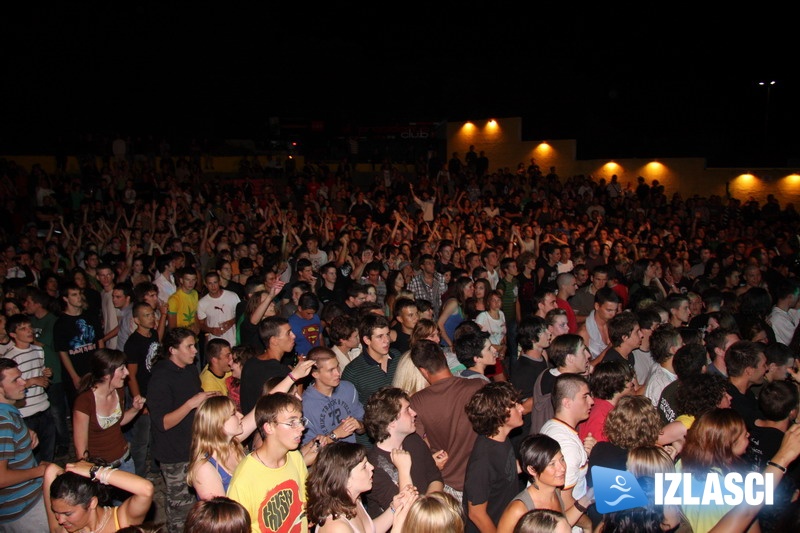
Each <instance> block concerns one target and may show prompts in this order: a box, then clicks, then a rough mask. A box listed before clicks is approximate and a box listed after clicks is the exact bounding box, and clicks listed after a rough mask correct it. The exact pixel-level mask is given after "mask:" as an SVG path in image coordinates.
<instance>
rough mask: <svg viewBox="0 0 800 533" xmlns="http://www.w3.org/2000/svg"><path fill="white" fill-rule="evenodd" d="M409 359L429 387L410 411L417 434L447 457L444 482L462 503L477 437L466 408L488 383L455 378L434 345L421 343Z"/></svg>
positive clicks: (443, 473)
mask: <svg viewBox="0 0 800 533" xmlns="http://www.w3.org/2000/svg"><path fill="white" fill-rule="evenodd" d="M409 356H410V357H411V360H412V361H413V362H414V366H416V367H417V368H418V369H419V371H420V372H421V373H422V376H423V377H424V378H425V381H427V382H428V384H429V385H428V386H427V387H425V388H424V389H422V390H420V391H418V392H416V393H415V394H414V395H413V396H412V397H411V407H412V408H413V409H414V411H415V412H416V413H417V420H416V425H417V429H416V431H417V433H418V434H419V435H420V436H422V437H427V441H428V443H429V444H430V447H431V449H432V450H434V451H436V452H438V451H440V450H444V451H446V452H447V453H448V455H449V459H448V461H447V463H445V465H444V468H443V469H442V479H443V480H444V484H445V491H447V492H448V493H450V494H452V495H453V496H455V497H456V498H458V499H459V501H460V500H461V497H462V494H461V493H462V491H463V490H464V476H465V474H466V470H467V461H468V460H469V455H470V452H471V450H472V446H473V444H474V443H475V439H476V437H477V434H476V433H475V432H474V431H473V430H472V427H471V424H470V423H469V420H468V419H467V415H466V413H465V412H464V406H465V405H466V404H467V402H469V399H470V398H472V395H473V394H474V393H475V392H476V391H477V390H478V389H480V388H481V387H483V386H484V384H485V382H483V381H481V380H478V379H461V378H460V377H456V376H454V375H453V374H452V373H451V372H450V367H449V366H448V364H447V358H446V357H445V355H444V351H443V350H442V347H441V346H440V345H439V344H437V343H435V342H433V341H429V340H421V341H418V342H417V343H415V344H414V345H413V346H412V347H411V352H410V354H409Z"/></svg>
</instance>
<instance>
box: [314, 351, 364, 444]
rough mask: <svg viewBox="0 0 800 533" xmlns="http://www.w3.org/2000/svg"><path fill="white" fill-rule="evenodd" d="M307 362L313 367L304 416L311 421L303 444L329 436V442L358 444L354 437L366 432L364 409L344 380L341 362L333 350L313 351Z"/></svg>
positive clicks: (351, 386)
mask: <svg viewBox="0 0 800 533" xmlns="http://www.w3.org/2000/svg"><path fill="white" fill-rule="evenodd" d="M308 359H310V360H311V361H314V366H313V367H312V370H311V378H312V382H311V385H310V386H309V387H306V389H305V391H303V414H304V415H305V416H306V418H308V426H307V427H308V429H307V430H306V432H305V433H304V434H303V444H306V443H307V442H308V441H310V440H312V439H314V438H316V437H317V436H322V437H327V438H328V441H329V442H337V441H340V440H342V441H345V442H356V436H355V434H356V433H359V434H361V433H364V425H363V424H362V422H361V420H363V418H364V407H363V406H362V405H361V402H360V401H359V400H358V391H356V388H355V386H354V385H353V384H352V383H350V382H349V381H345V380H342V371H341V370H340V369H339V361H338V359H336V354H334V353H333V350H331V349H330V348H327V347H325V346H317V347H316V348H312V349H311V350H310V351H309V352H308Z"/></svg>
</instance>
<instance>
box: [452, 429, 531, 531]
mask: <svg viewBox="0 0 800 533" xmlns="http://www.w3.org/2000/svg"><path fill="white" fill-rule="evenodd" d="M520 490H521V487H520V482H519V477H518V476H517V462H516V457H515V455H514V448H513V446H512V445H511V441H509V440H508V439H506V440H505V441H503V442H497V441H494V440H492V439H489V438H487V437H484V436H483V435H479V436H478V438H477V440H476V441H475V446H474V447H473V448H472V454H471V455H470V457H469V461H468V463H467V473H466V475H465V477H464V497H463V506H464V516H467V517H468V516H469V514H468V504H469V503H472V504H473V505H480V504H483V503H485V504H487V505H486V513H487V514H488V515H489V518H491V519H492V522H494V524H495V526H497V523H498V522H500V517H501V516H502V515H503V511H504V510H505V508H506V506H507V505H508V504H509V503H511V500H513V499H514V496H516V495H517V494H518V493H519V491H520ZM465 531H467V532H470V533H476V532H477V531H478V528H477V527H476V526H475V524H474V523H473V522H472V521H471V520H469V518H467V523H466V529H465Z"/></svg>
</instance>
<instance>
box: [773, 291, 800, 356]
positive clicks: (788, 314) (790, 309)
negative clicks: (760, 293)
mask: <svg viewBox="0 0 800 533" xmlns="http://www.w3.org/2000/svg"><path fill="white" fill-rule="evenodd" d="M774 292H775V295H774V297H773V298H774V300H775V305H773V306H772V309H771V310H770V313H769V319H768V321H769V325H770V327H771V328H772V331H773V332H774V333H775V340H776V341H778V342H782V343H783V344H785V345H787V346H788V345H789V344H791V343H792V337H793V336H794V331H795V329H796V328H797V324H798V321H799V320H800V310H798V309H797V301H798V296H799V295H800V287H798V284H797V282H796V281H795V280H790V279H785V280H782V281H781V282H780V283H778V284H777V285H776V287H775V289H774Z"/></svg>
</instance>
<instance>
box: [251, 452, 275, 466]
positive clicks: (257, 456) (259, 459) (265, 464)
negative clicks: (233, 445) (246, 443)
mask: <svg viewBox="0 0 800 533" xmlns="http://www.w3.org/2000/svg"><path fill="white" fill-rule="evenodd" d="M253 454H254V455H255V456H256V459H258V462H259V463H261V464H262V465H264V466H266V467H267V468H271V467H270V466H269V465H267V463H265V462H264V461H262V460H261V457H260V456H259V455H258V450H256V451H254V452H253Z"/></svg>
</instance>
